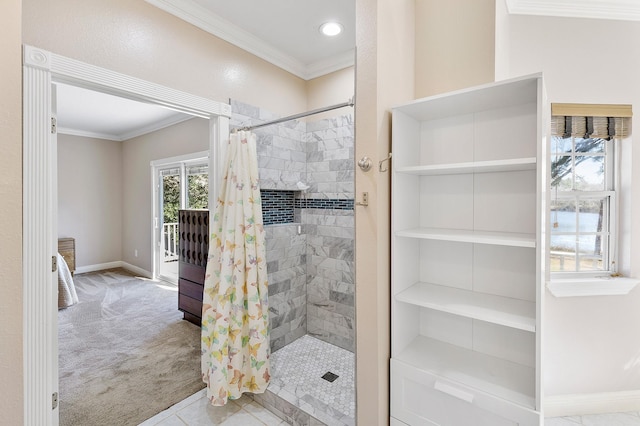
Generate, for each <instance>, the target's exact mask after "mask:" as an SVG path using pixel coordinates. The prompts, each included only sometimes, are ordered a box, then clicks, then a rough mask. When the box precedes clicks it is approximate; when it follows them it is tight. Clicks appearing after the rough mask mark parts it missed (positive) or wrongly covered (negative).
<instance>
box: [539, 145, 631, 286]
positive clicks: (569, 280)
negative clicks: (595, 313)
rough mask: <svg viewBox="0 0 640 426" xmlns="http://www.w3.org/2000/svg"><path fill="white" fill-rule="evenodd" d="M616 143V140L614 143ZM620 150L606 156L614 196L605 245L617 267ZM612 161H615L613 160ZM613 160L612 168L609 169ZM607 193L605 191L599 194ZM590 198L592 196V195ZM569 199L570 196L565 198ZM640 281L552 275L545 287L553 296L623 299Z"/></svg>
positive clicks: (605, 276)
mask: <svg viewBox="0 0 640 426" xmlns="http://www.w3.org/2000/svg"><path fill="white" fill-rule="evenodd" d="M616 142H617V141H616ZM620 152H621V150H620V149H614V150H613V156H610V155H608V154H609V152H608V153H607V158H608V159H607V163H608V164H607V167H608V168H609V170H612V169H613V173H610V175H611V177H612V178H613V179H614V186H613V188H614V191H613V192H614V193H615V194H616V195H614V198H613V206H612V212H611V215H610V218H609V220H610V221H611V223H610V229H609V232H610V235H611V241H610V244H609V250H610V256H611V261H613V262H615V265H618V250H619V244H620V241H619V235H618V229H619V228H618V219H619V218H618V216H619V214H620V209H619V203H620V196H619V195H620V194H619V192H620V190H621V186H620V166H621V163H620ZM614 158H615V161H614ZM612 161H613V164H614V166H613V167H611V162H612ZM604 192H608V191H603V192H602V193H604ZM594 195H596V194H595V193H594ZM569 196H570V195H569ZM639 283H640V279H636V278H629V277H623V276H612V275H611V272H610V271H597V272H553V273H551V274H550V279H549V281H547V288H548V289H549V291H550V292H551V294H552V295H554V296H555V297H585V296H623V295H626V294H629V293H630V292H631V290H633V289H634V288H635V287H636V285H638V284H639Z"/></svg>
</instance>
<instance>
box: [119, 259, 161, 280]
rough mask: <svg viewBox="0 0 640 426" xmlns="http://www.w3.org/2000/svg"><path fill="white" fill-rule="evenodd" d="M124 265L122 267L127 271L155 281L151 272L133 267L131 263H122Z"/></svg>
mask: <svg viewBox="0 0 640 426" xmlns="http://www.w3.org/2000/svg"><path fill="white" fill-rule="evenodd" d="M121 263H122V267H123V268H124V269H126V270H127V271H130V272H133V273H134V274H138V275H140V276H141V277H145V278H149V279H153V274H152V273H151V272H149V271H147V270H146V269H142V268H140V267H138V266H136V265H132V264H130V263H127V262H121Z"/></svg>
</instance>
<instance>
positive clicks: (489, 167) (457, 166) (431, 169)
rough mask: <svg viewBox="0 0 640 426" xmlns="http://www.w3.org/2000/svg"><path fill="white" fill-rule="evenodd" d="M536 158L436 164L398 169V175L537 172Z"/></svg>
mask: <svg viewBox="0 0 640 426" xmlns="http://www.w3.org/2000/svg"><path fill="white" fill-rule="evenodd" d="M535 169H536V158H535V157H529V158H515V159H510V160H495V161H474V162H469V163H453V164H434V165H430V166H413V167H398V168H397V169H396V172H397V173H405V174H413V175H420V176H435V175H455V174H463V173H494V172H517V171H524V170H535Z"/></svg>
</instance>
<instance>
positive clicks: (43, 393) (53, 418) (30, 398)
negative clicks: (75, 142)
mask: <svg viewBox="0 0 640 426" xmlns="http://www.w3.org/2000/svg"><path fill="white" fill-rule="evenodd" d="M52 82H60V83H68V84H71V85H74V86H79V87H84V88H87V89H91V90H96V91H98V92H104V93H108V94H112V95H116V96H121V97H124V98H129V99H134V100H139V101H144V102H148V103H153V104H158V105H163V106H166V107H169V108H172V109H175V110H177V111H180V112H184V113H188V114H191V115H195V116H198V117H202V118H206V119H208V120H209V149H210V152H211V155H210V157H209V170H211V171H213V170H215V171H218V170H220V168H219V167H218V165H219V164H220V161H221V158H223V156H224V153H223V152H222V151H223V150H224V149H225V144H223V143H221V141H225V140H226V139H227V138H228V135H229V117H231V107H230V105H228V104H225V103H221V102H217V101H212V100H209V99H205V98H202V97H199V96H195V95H191V94H188V93H184V92H181V91H178V90H174V89H171V88H168V87H164V86H160V85H157V84H155V83H151V82H148V81H144V80H141V79H137V78H134V77H130V76H127V75H124V74H120V73H117V72H114V71H110V70H107V69H104V68H100V67H96V66H94V65H90V64H86V63H83V62H80V61H77V60H74V59H70V58H66V57H63V56H60V55H57V54H54V53H51V52H48V51H46V50H42V49H38V48H35V47H32V46H27V45H25V46H23V142H22V143H23V160H22V161H23V164H22V170H23V193H22V195H23V214H22V226H23V228H22V232H23V236H22V247H23V249H22V277H23V324H24V326H23V327H24V328H23V369H24V424H29V425H36V424H37V425H52V426H56V425H58V423H59V411H58V409H57V408H52V407H53V405H52V398H53V395H54V394H57V392H58V375H57V366H58V334H57V314H58V306H57V299H58V297H57V279H56V277H55V275H56V274H55V272H53V273H52V258H53V257H55V255H56V252H57V220H56V219H57V208H56V206H57V196H58V194H57V183H56V181H57V164H56V161H57V159H56V156H57V146H56V145H55V143H53V142H52V140H53V141H55V139H54V138H53V137H52V117H53V116H52V114H53V111H52V93H51V83H52ZM218 181H219V176H218V173H211V174H210V184H211V188H212V189H213V190H214V191H213V192H212V195H213V196H210V197H209V208H210V209H211V208H212V207H213V203H214V201H215V200H216V194H215V190H216V189H217V188H218ZM212 216H213V215H210V217H212Z"/></svg>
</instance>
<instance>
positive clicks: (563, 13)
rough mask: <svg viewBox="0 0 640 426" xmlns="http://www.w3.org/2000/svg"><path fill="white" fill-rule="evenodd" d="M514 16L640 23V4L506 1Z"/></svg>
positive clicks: (578, 0) (576, 0)
mask: <svg viewBox="0 0 640 426" xmlns="http://www.w3.org/2000/svg"><path fill="white" fill-rule="evenodd" d="M506 2H507V10H508V11H509V13H511V14H514V15H542V16H560V17H569V18H593V19H613V20H623V21H640V3H639V2H637V1H629V0H506Z"/></svg>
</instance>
